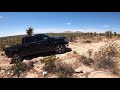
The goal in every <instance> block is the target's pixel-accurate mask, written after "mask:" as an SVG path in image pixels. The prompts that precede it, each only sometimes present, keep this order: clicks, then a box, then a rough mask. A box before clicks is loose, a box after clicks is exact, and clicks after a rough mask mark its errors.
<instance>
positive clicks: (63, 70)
mask: <svg viewBox="0 0 120 90" xmlns="http://www.w3.org/2000/svg"><path fill="white" fill-rule="evenodd" d="M56 73H57V76H58V78H71V77H72V75H73V73H74V68H73V67H72V66H71V65H70V64H67V63H64V62H57V64H56Z"/></svg>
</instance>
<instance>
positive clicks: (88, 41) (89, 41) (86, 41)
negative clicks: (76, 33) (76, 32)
mask: <svg viewBox="0 0 120 90" xmlns="http://www.w3.org/2000/svg"><path fill="white" fill-rule="evenodd" d="M83 43H92V41H91V40H85V41H83Z"/></svg>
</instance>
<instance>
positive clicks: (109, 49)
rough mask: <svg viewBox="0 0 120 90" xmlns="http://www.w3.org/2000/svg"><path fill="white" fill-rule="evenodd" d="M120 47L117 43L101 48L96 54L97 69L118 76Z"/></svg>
mask: <svg viewBox="0 0 120 90" xmlns="http://www.w3.org/2000/svg"><path fill="white" fill-rule="evenodd" d="M117 55H118V46H117V44H116V43H109V44H108V45H105V46H103V47H101V48H100V50H99V52H97V53H96V54H95V57H94V59H95V61H96V63H95V68H96V69H101V68H102V69H107V70H110V71H111V72H112V73H114V74H118V72H119V68H118V61H117Z"/></svg>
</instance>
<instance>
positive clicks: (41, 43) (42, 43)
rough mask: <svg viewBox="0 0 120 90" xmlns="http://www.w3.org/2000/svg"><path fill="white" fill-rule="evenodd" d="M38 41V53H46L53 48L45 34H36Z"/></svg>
mask: <svg viewBox="0 0 120 90" xmlns="http://www.w3.org/2000/svg"><path fill="white" fill-rule="evenodd" d="M35 41H36V52H37V53H44V52H48V51H50V49H51V45H50V43H49V41H48V37H47V36H45V35H42V34H41V35H36V36H35Z"/></svg>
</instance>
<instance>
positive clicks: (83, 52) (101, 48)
mask: <svg viewBox="0 0 120 90" xmlns="http://www.w3.org/2000/svg"><path fill="white" fill-rule="evenodd" d="M26 33H27V35H32V34H33V28H32V27H30V28H28V29H27V30H26ZM45 34H47V35H49V36H66V37H67V38H68V39H69V41H70V44H69V46H70V48H71V49H72V51H71V52H66V53H64V54H59V55H50V56H43V57H40V59H39V57H38V58H33V59H32V61H27V63H26V62H16V63H14V64H12V65H10V66H9V64H7V65H8V66H6V68H5V69H2V68H3V66H4V65H3V63H2V62H4V61H5V60H6V62H7V58H6V57H5V54H4V48H5V47H7V46H10V45H14V44H20V43H21V38H22V37H23V36H24V35H23V36H22V35H20V36H10V37H1V38H0V50H1V51H0V57H1V59H0V65H1V66H0V77H2V78H4V77H10V78H14V77H17V78H20V77H23V78H24V77H26V75H27V74H28V73H32V75H33V74H34V73H36V77H38V78H41V77H42V78H48V77H54V76H55V77H57V78H74V77H82V75H83V76H84V77H87V78H88V77H90V76H89V75H91V73H92V72H96V71H103V72H108V73H110V75H113V77H114V75H115V76H117V77H120V73H119V71H120V67H119V66H120V65H119V64H120V61H119V60H120V56H119V55H120V38H119V37H120V35H119V34H117V33H116V32H112V31H106V32H104V33H96V32H93V33H92V32H88V33H82V32H81V33H45ZM36 60H37V62H36ZM23 61H26V60H23ZM5 65H6V63H5ZM82 67H83V68H82ZM76 69H77V70H78V71H76ZM87 70H88V71H87ZM43 72H45V74H46V75H45V76H44V75H42V74H43ZM53 75H54V76H53Z"/></svg>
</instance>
